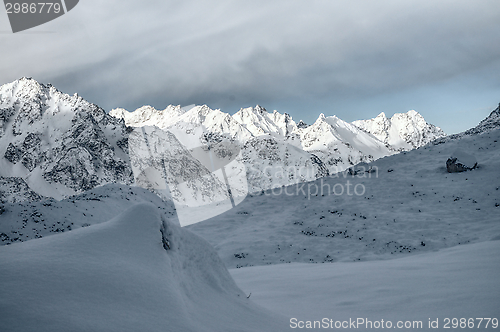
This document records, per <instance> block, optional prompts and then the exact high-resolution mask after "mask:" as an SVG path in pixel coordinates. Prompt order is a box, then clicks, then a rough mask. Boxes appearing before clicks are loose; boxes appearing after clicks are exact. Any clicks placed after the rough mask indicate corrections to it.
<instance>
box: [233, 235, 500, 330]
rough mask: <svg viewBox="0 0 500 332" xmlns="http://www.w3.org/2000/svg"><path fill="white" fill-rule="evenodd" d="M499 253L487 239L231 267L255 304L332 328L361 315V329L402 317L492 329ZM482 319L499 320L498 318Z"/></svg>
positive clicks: (499, 246)
mask: <svg viewBox="0 0 500 332" xmlns="http://www.w3.org/2000/svg"><path fill="white" fill-rule="evenodd" d="M499 252H500V241H487V242H482V243H477V244H469V245H465V246H460V247H454V248H448V249H444V250H442V251H439V252H433V253H425V254H422V255H418V256H413V257H404V258H400V259H394V260H389V261H383V262H380V261H378V262H358V263H335V264H297V263H295V264H281V265H271V266H256V267H249V268H244V269H234V270H230V273H231V275H232V276H233V278H234V279H235V281H236V283H237V284H238V286H240V287H241V288H242V289H243V290H244V291H245V292H247V293H250V292H251V293H252V299H253V300H254V301H255V302H256V303H257V304H260V305H262V306H264V307H266V308H268V309H270V310H273V311H274V312H277V313H280V314H282V315H284V316H286V317H288V319H291V318H297V320H301V321H303V322H304V324H306V322H307V321H312V322H313V323H312V324H314V321H316V320H318V321H320V322H321V321H322V320H323V318H327V321H328V322H329V321H330V319H331V320H333V325H334V326H335V322H339V323H337V324H342V323H343V322H348V323H347V324H345V323H344V327H345V326H346V325H347V326H349V324H350V322H349V320H354V321H355V322H357V319H358V318H360V319H361V320H360V323H361V324H360V325H359V330H369V331H373V330H377V331H380V330H382V331H391V330H392V331H394V329H395V327H397V324H398V322H399V321H401V322H402V323H401V324H403V325H402V326H404V324H410V325H407V326H410V328H407V329H404V328H403V329H402V330H408V331H422V330H424V331H449V330H453V324H452V323H451V322H450V323H449V324H448V328H445V323H446V321H445V318H449V319H450V320H451V319H453V318H458V319H460V318H466V319H467V320H468V319H469V318H474V319H473V320H472V323H474V325H473V327H474V328H472V326H470V327H468V328H467V329H471V330H472V329H473V330H474V331H495V330H496V329H495V328H494V326H495V325H496V327H497V328H498V319H500V311H499V308H500V288H499V287H498V275H499V274H500V256H499V255H498V253H499ZM477 317H480V318H485V317H488V318H496V319H497V320H496V324H494V323H495V321H494V320H493V321H489V322H488V321H487V320H483V321H481V320H479V319H475V318H477ZM382 319H383V320H384V327H385V328H381V327H379V328H376V327H374V326H373V325H372V326H370V325H368V326H367V325H366V321H367V320H369V321H371V322H372V324H377V323H375V322H378V324H379V325H378V326H380V324H381V320H382ZM429 319H431V321H433V322H435V321H436V319H438V328H433V329H429V328H428V326H429V325H428V324H429ZM388 321H390V322H391V323H390V324H391V325H392V328H387V326H388ZM414 321H415V322H422V327H423V328H418V327H417V325H415V326H414V325H413V322H414ZM407 322H410V323H407ZM458 323H460V322H458ZM479 323H481V325H480V326H479V327H478V324H479ZM486 323H489V325H488V327H487V328H486ZM417 324H418V323H417ZM326 326H328V325H326ZM355 326H356V327H358V326H357V325H355ZM375 326H377V325H375ZM455 326H456V325H455ZM462 326H463V325H462ZM367 327H368V328H367ZM458 328H459V326H457V329H458ZM291 330H292V329H291ZM317 330H321V329H319V328H318V329H317ZM324 330H326V329H324Z"/></svg>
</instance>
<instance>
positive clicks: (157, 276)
mask: <svg viewBox="0 0 500 332" xmlns="http://www.w3.org/2000/svg"><path fill="white" fill-rule="evenodd" d="M162 239H163V240H162ZM164 247H165V248H166V249H165V248H164ZM0 285H2V287H1V288H2V290H1V293H2V296H1V297H0V321H1V329H2V331H5V332H6V331H50V332H55V331H120V332H121V331H265V330H269V331H278V330H280V329H281V330H284V329H285V328H286V327H287V324H286V322H280V318H275V317H271V315H270V314H268V313H267V312H266V311H265V310H264V309H261V308H259V307H257V306H256V305H254V304H252V303H251V302H250V300H248V299H247V298H246V295H245V294H244V293H243V292H242V291H241V290H240V289H239V288H238V287H237V286H236V284H235V283H234V281H233V280H232V278H231V276H230V275H229V273H228V272H227V270H226V268H225V267H224V265H223V263H222V262H221V261H220V259H219V257H218V256H217V254H216V253H215V251H214V250H213V249H212V247H211V246H210V245H209V244H208V243H207V242H206V241H204V240H202V239H201V238H199V237H198V236H196V235H194V234H192V233H190V232H189V231H186V230H184V229H181V228H180V227H178V226H176V225H174V224H172V223H170V222H169V221H168V220H166V218H165V217H162V216H161V215H160V214H159V212H158V209H157V207H156V206H153V205H151V204H148V203H141V204H137V205H134V206H133V207H131V208H129V209H128V210H127V211H125V212H124V213H123V214H121V215H119V216H118V217H115V218H114V219H112V220H110V221H108V222H105V223H101V224H97V225H93V226H91V227H86V228H82V229H78V230H74V231H71V232H67V233H64V234H59V235H57V236H49V237H45V238H42V239H37V240H32V241H27V242H24V243H16V244H13V245H10V246H4V247H1V248H0Z"/></svg>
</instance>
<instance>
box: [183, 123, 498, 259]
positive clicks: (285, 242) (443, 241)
mask: <svg viewBox="0 0 500 332" xmlns="http://www.w3.org/2000/svg"><path fill="white" fill-rule="evenodd" d="M492 114H493V113H492ZM493 115H494V114H493ZM499 141H500V130H498V129H494V130H491V131H488V132H484V133H482V134H481V135H465V136H463V137H461V138H458V139H447V140H443V141H441V142H438V144H436V145H433V144H431V145H427V146H425V147H422V148H419V149H416V150H412V151H409V152H404V153H401V154H398V155H393V156H390V157H386V158H382V159H379V160H377V161H375V162H373V163H371V164H370V166H372V170H376V171H374V172H372V173H367V172H360V173H358V174H357V175H350V174H349V173H348V172H344V173H340V174H337V175H336V176H330V177H326V178H323V179H318V180H316V181H314V182H310V183H307V184H304V185H297V186H289V187H283V188H278V189H275V190H273V191H266V192H262V193H261V194H260V195H257V196H251V197H247V199H246V200H245V201H244V202H242V203H241V204H240V205H239V206H237V207H236V208H235V209H233V210H231V211H228V212H226V213H224V214H222V215H219V216H218V217H216V218H212V219H210V220H206V221H204V222H201V223H198V224H195V225H191V226H187V227H188V228H189V229H190V230H192V231H194V232H195V233H197V234H199V235H201V236H203V237H204V238H206V239H207V240H208V241H209V242H210V243H211V244H212V245H214V247H215V248H216V249H217V251H218V253H219V255H220V256H221V258H222V260H223V261H224V262H225V264H226V266H228V268H234V267H244V266H253V265H266V264H277V263H290V262H292V263H293V262H304V263H305V262H307V263H323V262H337V261H358V260H360V261H365V260H379V259H391V258H395V257H400V256H407V255H413V254H416V253H422V252H427V251H436V250H438V249H443V248H447V247H453V246H457V245H463V244H467V243H474V242H482V241H488V240H491V239H494V238H498V237H499V236H500V222H499V221H500V218H499V215H500V172H499V169H500V146H499ZM455 150H460V151H463V152H466V153H469V154H472V155H474V156H475V157H476V158H477V161H478V163H479V167H478V168H477V169H475V170H473V171H469V172H464V173H448V172H447V171H446V166H445V164H446V160H447V159H448V157H449V156H450V155H451V154H452V153H454V152H455ZM358 169H360V170H363V167H358ZM364 169H365V170H366V169H367V168H364Z"/></svg>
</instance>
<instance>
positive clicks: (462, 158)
mask: <svg viewBox="0 0 500 332" xmlns="http://www.w3.org/2000/svg"><path fill="white" fill-rule="evenodd" d="M476 167H477V160H476V158H475V157H474V156H473V155H470V154H467V153H465V152H462V151H455V152H454V153H453V154H452V155H451V157H450V158H448V160H447V161H446V170H447V171H448V172H449V173H457V172H465V171H470V170H473V169H475V168H476Z"/></svg>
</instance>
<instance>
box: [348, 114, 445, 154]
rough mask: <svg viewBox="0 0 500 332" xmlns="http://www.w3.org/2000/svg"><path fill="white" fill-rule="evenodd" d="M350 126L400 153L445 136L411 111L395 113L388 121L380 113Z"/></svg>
mask: <svg viewBox="0 0 500 332" xmlns="http://www.w3.org/2000/svg"><path fill="white" fill-rule="evenodd" d="M352 124H354V125H355V126H357V127H359V128H361V129H363V130H365V131H366V132H368V133H370V134H372V135H374V136H375V137H377V138H378V139H379V140H380V141H382V142H384V143H386V144H388V145H390V146H391V147H393V148H395V149H397V150H402V151H408V150H411V149H414V148H418V147H420V146H424V145H425V144H427V143H429V142H432V141H433V140H435V139H438V138H441V137H444V136H445V135H446V134H445V133H444V132H443V131H442V130H441V128H439V127H436V126H434V125H432V124H430V123H427V121H425V119H424V117H423V116H422V115H420V114H419V113H418V112H415V111H413V110H412V111H408V112H407V113H396V114H394V115H393V116H392V117H391V118H390V119H388V118H387V117H386V116H385V113H384V112H382V113H380V114H379V115H378V116H377V117H375V118H373V119H369V120H358V121H354V122H353V123H352Z"/></svg>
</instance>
